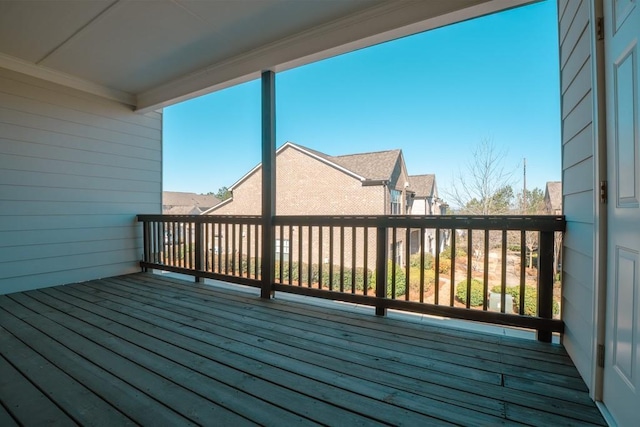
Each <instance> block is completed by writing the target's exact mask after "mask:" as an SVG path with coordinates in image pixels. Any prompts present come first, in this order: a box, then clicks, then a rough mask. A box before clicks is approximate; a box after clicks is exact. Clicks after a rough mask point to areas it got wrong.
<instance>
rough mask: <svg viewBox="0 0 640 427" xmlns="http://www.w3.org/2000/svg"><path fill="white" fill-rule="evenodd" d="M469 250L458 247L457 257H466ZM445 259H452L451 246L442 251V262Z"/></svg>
mask: <svg viewBox="0 0 640 427" xmlns="http://www.w3.org/2000/svg"><path fill="white" fill-rule="evenodd" d="M466 257H467V251H465V250H464V249H462V248H456V258H466ZM443 259H451V246H449V247H448V248H446V249H445V250H444V251H442V252H440V262H441V263H442V260H443Z"/></svg>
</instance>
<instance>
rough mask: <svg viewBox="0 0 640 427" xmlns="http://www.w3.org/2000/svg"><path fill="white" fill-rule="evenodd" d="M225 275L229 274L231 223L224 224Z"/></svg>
mask: <svg viewBox="0 0 640 427" xmlns="http://www.w3.org/2000/svg"><path fill="white" fill-rule="evenodd" d="M224 274H229V223H228V222H225V223H224Z"/></svg>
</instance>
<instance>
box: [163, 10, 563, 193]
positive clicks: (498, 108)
mask: <svg viewBox="0 0 640 427" xmlns="http://www.w3.org/2000/svg"><path fill="white" fill-rule="evenodd" d="M557 44H558V40H557V19H556V2H555V1H550V0H547V1H545V2H542V3H536V4H533V5H530V6H526V7H522V8H518V9H513V10H510V11H507V12H504V13H501V14H494V15H490V16H486V17H483V18H479V19H475V20H471V21H467V22H463V23H460V24H456V25H452V26H448V27H444V28H440V29H436V30H432V31H428V32H426V33H422V34H418V35H414V36H410V37H405V38H403V39H400V40H396V41H391V42H388V43H384V44H381V45H378V46H373V47H370V48H367V49H363V50H359V51H356V52H352V53H349V54H345V55H341V56H338V57H335V58H331V59H328V60H324V61H321V62H317V63H314V64H310V65H307V66H304V67H300V68H297V69H293V70H289V71H286V72H282V73H278V74H277V75H276V97H277V98H276V120H277V129H276V132H277V134H276V138H277V145H278V146H280V145H282V144H284V143H285V142H286V141H292V142H295V143H298V144H301V145H304V146H307V147H310V148H313V149H315V150H319V151H322V152H324V153H327V154H329V155H341V154H352V153H359V152H366V151H379V150H390V149H396V148H401V149H402V150H403V154H404V158H405V162H406V164H407V169H408V171H409V174H412V175H414V174H424V173H435V174H436V180H437V183H438V187H439V190H440V192H441V194H442V193H443V192H445V191H446V190H447V188H450V186H451V185H452V180H453V178H454V175H456V174H457V173H458V170H459V169H460V168H462V169H463V170H464V165H465V164H466V163H467V162H468V161H469V160H470V156H471V151H472V149H473V147H474V146H475V145H476V144H478V142H479V141H480V140H482V139H486V138H489V139H491V140H492V141H493V143H494V144H495V145H496V146H497V147H498V148H500V149H504V150H505V151H506V153H507V155H506V158H505V168H507V169H513V170H514V171H515V175H514V176H515V179H514V183H513V184H514V186H516V187H517V188H520V187H521V186H522V159H523V158H526V159H527V188H534V187H540V188H542V189H544V185H545V182H546V181H556V180H560V176H561V165H560V163H561V160H560V97H559V83H558V82H559V75H558V73H559V70H558V47H557ZM260 135H261V133H260V83H259V81H252V82H248V83H245V84H242V85H238V86H235V87H232V88H229V89H226V90H223V91H220V92H216V93H213V94H210V95H206V96H203V97H200V98H197V99H194V100H191V101H186V102H183V103H181V104H178V105H174V106H172V107H168V108H166V109H165V110H164V159H163V180H164V190H168V191H191V192H196V193H206V192H209V191H213V192H216V191H217V190H218V189H219V188H220V187H222V186H227V187H229V186H231V185H232V184H233V183H234V182H235V181H236V180H238V179H239V178H240V177H242V176H243V175H244V174H245V173H246V172H248V171H249V170H250V169H251V168H253V167H254V166H255V165H256V164H258V163H259V162H260V137H261V136H260Z"/></svg>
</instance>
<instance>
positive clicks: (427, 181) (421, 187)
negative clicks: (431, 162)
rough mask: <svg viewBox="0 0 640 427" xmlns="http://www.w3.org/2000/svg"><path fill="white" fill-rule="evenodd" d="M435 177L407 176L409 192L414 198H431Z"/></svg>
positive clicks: (431, 175) (426, 175)
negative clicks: (412, 193)
mask: <svg viewBox="0 0 640 427" xmlns="http://www.w3.org/2000/svg"><path fill="white" fill-rule="evenodd" d="M435 182H436V176H435V175H434V174H425V175H409V191H413V192H414V193H415V195H416V197H433V193H434V191H435V185H434V184H435Z"/></svg>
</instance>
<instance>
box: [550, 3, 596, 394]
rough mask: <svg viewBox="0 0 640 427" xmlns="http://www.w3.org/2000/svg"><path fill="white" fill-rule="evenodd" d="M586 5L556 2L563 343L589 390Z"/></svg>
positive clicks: (591, 175) (589, 61) (590, 171)
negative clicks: (562, 217)
mask: <svg viewBox="0 0 640 427" xmlns="http://www.w3.org/2000/svg"><path fill="white" fill-rule="evenodd" d="M589 3H590V2H580V1H566V0H560V1H559V3H558V15H559V17H560V27H559V30H560V32H559V38H560V66H561V74H560V82H561V84H560V86H561V93H562V159H563V161H562V163H563V164H562V169H563V206H564V214H565V215H566V218H567V232H566V235H565V239H564V248H563V257H564V261H563V280H564V282H563V297H562V316H563V320H564V322H565V334H564V337H563V344H564V346H565V347H566V349H567V351H568V352H569V354H570V355H571V358H572V359H573V361H574V363H575V365H576V367H577V368H578V371H579V372H580V374H581V376H582V378H583V379H584V381H585V382H586V384H587V386H588V387H589V388H591V387H592V384H591V382H592V378H593V376H592V374H593V372H592V370H593V360H592V359H593V356H592V355H593V346H594V342H593V340H594V338H593V333H594V322H595V319H594V301H595V291H594V289H595V279H594V276H595V274H596V266H595V264H594V250H595V249H594V247H595V242H596V238H595V236H596V230H597V229H596V209H595V205H594V203H595V199H594V194H595V191H594V189H595V188H597V185H596V183H595V182H596V176H597V173H596V166H595V161H594V146H595V142H594V141H595V135H594V129H595V128H594V116H595V114H596V112H595V110H594V96H593V88H592V85H593V83H592V75H593V72H594V71H593V70H594V67H595V64H594V58H593V57H592V53H591V52H592V42H593V40H592V39H593V37H594V36H593V29H592V26H591V25H590V15H591V10H590V8H589Z"/></svg>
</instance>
